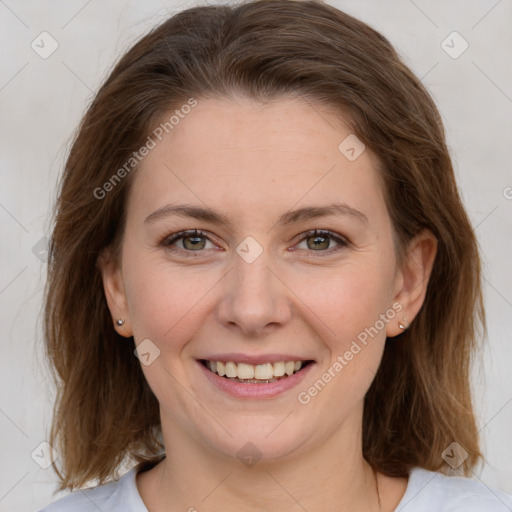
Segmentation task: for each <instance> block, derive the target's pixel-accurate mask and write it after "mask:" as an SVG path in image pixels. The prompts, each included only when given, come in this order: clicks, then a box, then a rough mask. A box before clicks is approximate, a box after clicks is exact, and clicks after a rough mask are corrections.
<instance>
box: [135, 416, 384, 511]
mask: <svg viewBox="0 0 512 512" xmlns="http://www.w3.org/2000/svg"><path fill="white" fill-rule="evenodd" d="M344 430H345V429H343V428H342V429H341V430H340V432H339V435H337V436H336V437H331V438H326V439H325V440H324V442H322V443H321V444H318V443H316V444H315V445H314V446H311V447H310V448H306V447H305V446H302V447H299V448H297V449H296V450H295V451H294V452H293V453H291V454H290V455H289V456H288V457H280V458H279V459H278V460H266V459H261V460H260V461H258V462H257V463H256V464H254V465H252V466H250V467H248V466H246V465H244V464H243V463H242V462H241V461H240V460H238V459H237V458H234V457H229V456H227V455H226V454H224V453H219V452H218V451H215V450H213V449H212V448H211V447H208V446H205V445H199V444H198V443H197V442H196V441H197V440H196V439H192V438H191V437H190V434H189V433H184V432H182V431H180V429H178V428H176V429H167V433H168V434H169V435H168V436H167V437H168V439H167V440H166V441H168V442H166V443H165V445H166V446H172V450H168V453H167V456H166V458H165V459H164V460H163V461H162V462H160V463H159V464H158V465H157V466H156V467H155V468H154V469H152V470H151V471H149V472H148V473H150V472H152V473H153V475H152V479H151V482H149V483H147V485H145V486H144V489H145V493H143V492H142V486H141V495H142V498H143V500H144V501H145V503H146V505H147V507H148V509H149V511H150V512H164V511H165V512H174V510H176V511H177V510H180V511H183V510H190V511H191V512H194V510H197V511H201V510H203V509H204V510H206V509H207V510H209V511H212V512H217V511H218V512H221V511H222V512H225V511H227V510H228V511H229V510H244V511H247V512H253V511H261V510H266V511H269V512H274V511H275V512H277V511H282V510H293V509H295V508H296V510H301V508H302V509H303V510H308V511H310V512H313V511H317V510H340V511H344V510H350V511H354V512H358V511H368V510H372V511H379V510H381V508H380V496H379V490H378V485H377V479H376V474H375V473H374V471H373V470H372V468H371V467H370V466H369V464H368V463H367V462H366V461H365V460H364V458H363V457H362V450H361V436H360V434H361V433H360V431H359V430H357V429H356V430H355V431H356V432H357V434H356V435H352V436H347V435H346V432H344ZM347 430H350V429H348V426H347ZM353 431H354V430H353V429H352V432H353ZM164 438H165V436H164ZM171 440H172V442H171Z"/></svg>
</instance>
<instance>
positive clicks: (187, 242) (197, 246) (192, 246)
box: [162, 230, 213, 252]
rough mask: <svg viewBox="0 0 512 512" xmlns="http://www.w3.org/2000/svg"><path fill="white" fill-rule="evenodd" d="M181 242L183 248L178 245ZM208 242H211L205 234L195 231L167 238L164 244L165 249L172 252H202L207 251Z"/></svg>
mask: <svg viewBox="0 0 512 512" xmlns="http://www.w3.org/2000/svg"><path fill="white" fill-rule="evenodd" d="M180 241H181V247H180V246H179V245H178V243H179V242H180ZM207 242H209V239H208V237H207V236H206V235H205V234H204V233H202V232H201V231H198V230H193V231H180V232H179V233H175V234H174V235H171V236H169V237H167V238H166V239H165V240H164V241H163V242H162V243H163V245H164V246H165V247H167V248H169V249H172V250H178V251H180V250H181V251H188V252H200V251H201V250H202V249H205V246H206V244H207ZM210 243H211V242H210ZM212 245H213V244H212Z"/></svg>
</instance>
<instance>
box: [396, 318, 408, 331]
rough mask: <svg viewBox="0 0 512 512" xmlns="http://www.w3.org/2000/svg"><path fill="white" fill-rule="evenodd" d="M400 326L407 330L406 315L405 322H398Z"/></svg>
mask: <svg viewBox="0 0 512 512" xmlns="http://www.w3.org/2000/svg"><path fill="white" fill-rule="evenodd" d="M398 327H399V328H400V329H402V330H403V331H405V329H407V321H406V320H405V317H404V323H402V322H398Z"/></svg>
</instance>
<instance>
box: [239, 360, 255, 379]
mask: <svg viewBox="0 0 512 512" xmlns="http://www.w3.org/2000/svg"><path fill="white" fill-rule="evenodd" d="M233 365H234V366H235V372H236V374H235V377H238V378H239V379H254V366H253V365H252V364H245V363H238V365H235V363H233ZM257 378H258V377H257Z"/></svg>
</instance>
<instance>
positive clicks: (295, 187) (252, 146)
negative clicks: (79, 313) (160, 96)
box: [129, 98, 383, 215]
mask: <svg viewBox="0 0 512 512" xmlns="http://www.w3.org/2000/svg"><path fill="white" fill-rule="evenodd" d="M171 115H172V112H171V113H166V114H165V115H164V116H162V123H165V122H166V120H168V119H169V118H170V116H171ZM176 119H177V118H176ZM169 126H170V125H167V127H168V131H169V133H165V132H164V136H163V137H162V140H158V139H156V138H154V137H153V138H154V139H155V146H154V148H153V149H151V151H150V152H149V154H148V155H147V156H146V157H145V158H144V159H143V161H142V163H141V165H140V167H139V169H138V170H137V171H136V176H134V182H133V185H132V192H131V196H132V197H131V198H130V202H131V208H132V209H133V208H134V207H135V208H137V209H139V210H143V211H144V212H147V213H149V212H150V211H152V210H154V209H155V208H158V207H159V206H162V205H164V204H167V203H169V202H172V201H176V200H184V202H187V203H191V202H192V203H196V204H201V203H203V204H202V205H203V206H204V205H208V206H212V207H213V206H220V205H224V206H225V207H229V208H231V209H232V208H238V209H239V210H240V212H242V214H243V212H250V213H251V214H253V215H256V214H262V215H263V214H265V213H270V211H273V212H274V213H277V212H278V211H279V213H282V210H286V209H288V208H291V207H292V206H293V205H294V204H296V203H297V202H301V206H305V205H308V204H310V203H311V204H313V203H314V204H315V205H318V204H322V205H324V204H329V203H338V202H342V201H344V200H346V201H347V202H348V201H349V200H350V201H351V202H352V203H354V204H352V206H354V207H356V208H358V209H363V210H364V209H372V208H373V209H375V208H377V210H378V209H379V206H380V207H382V206H383V198H382V193H381V183H380V179H379V176H378V173H377V170H376V168H377V160H376V158H375V157H374V156H373V155H372V154H371V153H370V151H368V150H364V151H362V153H361V154H360V155H359V156H358V157H357V158H356V159H355V160H354V159H352V160H351V159H348V158H347V156H346V155H345V154H344V153H343V152H342V151H340V144H341V149H342V150H343V149H344V146H345V145H346V144H344V143H343V142H344V141H345V140H347V137H349V138H348V141H349V142H350V143H351V145H352V146H354V144H355V146H354V148H355V150H356V151H357V152H359V151H361V148H362V145H361V146H357V144H358V142H357V139H353V137H354V135H353V134H351V131H350V129H349V127H348V124H346V123H344V122H343V121H342V120H341V119H340V117H339V116H335V115H334V114H333V113H332V111H329V109H328V108H327V107H325V106H321V105H318V104H312V103H310V102H308V101H305V100H300V99H280V100H274V101H271V102H268V103H265V104H262V103H259V102H256V101H253V100H248V99H241V98H240V99H236V100H233V99H204V100H198V101H197V105H196V106H195V107H194V108H193V109H191V110H190V111H189V112H188V113H187V114H186V115H182V116H181V117H180V118H179V121H178V122H177V123H176V124H173V125H172V129H170V128H169ZM356 154H357V153H356ZM350 155H351V154H350V153H349V156H350ZM129 210H130V208H129ZM380 213H382V212H380Z"/></svg>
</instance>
